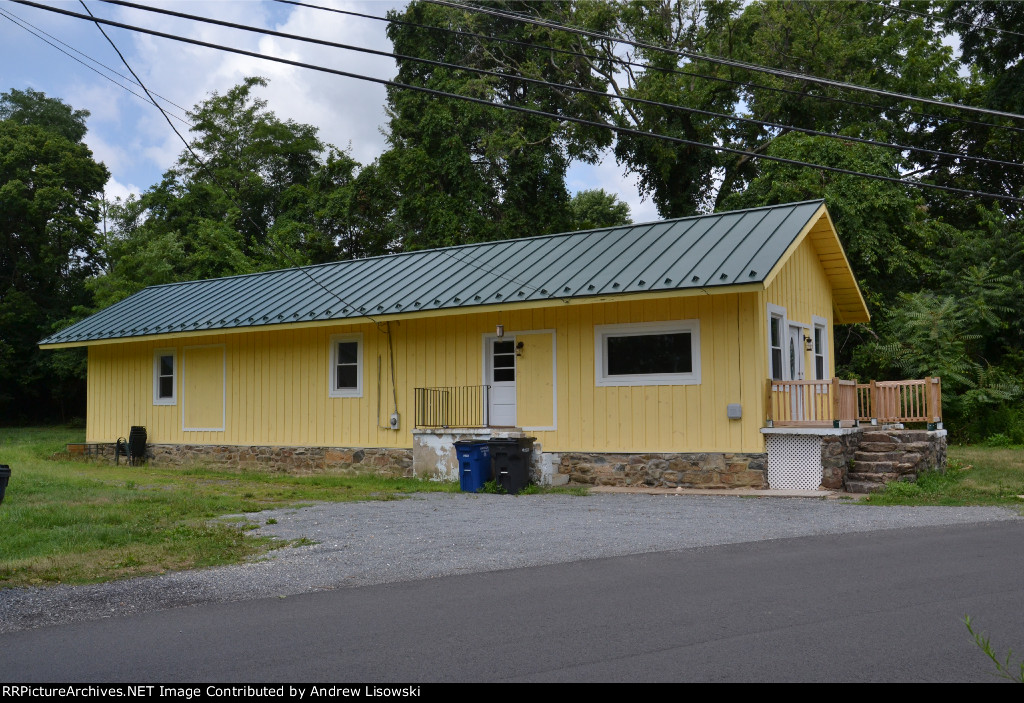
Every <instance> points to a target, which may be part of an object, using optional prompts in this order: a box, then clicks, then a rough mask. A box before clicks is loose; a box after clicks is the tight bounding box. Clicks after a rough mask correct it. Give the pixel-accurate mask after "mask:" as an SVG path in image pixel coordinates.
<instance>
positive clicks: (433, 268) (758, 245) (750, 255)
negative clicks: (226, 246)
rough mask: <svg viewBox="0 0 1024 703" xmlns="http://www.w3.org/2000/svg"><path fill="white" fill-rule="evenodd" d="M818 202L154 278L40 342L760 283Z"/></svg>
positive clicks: (63, 341) (48, 343) (804, 224)
mask: <svg viewBox="0 0 1024 703" xmlns="http://www.w3.org/2000/svg"><path fill="white" fill-rule="evenodd" d="M821 205H822V201H821V200H813V201H807V202H802V203H793V204H788V205H776V206H771V207H762V208H754V209H750V210H737V211H734V212H724V213H717V214H714V215H701V216H696V217H684V218H680V219H676V220H665V221H661V222H650V223H645V224H633V225H625V226H622V227H608V228H604V229H594V230H587V231H583V232H568V233H565V234H552V235H545V236H541V237H530V238H527V239H511V240H504V241H499V242H486V243H481V244H466V245H463V246H457V247H447V248H444V249H430V250H425V251H415V252H406V253H401V254H393V255H390V256H379V257H374V258H369V259H356V260H352V261H339V262H336V263H330V264H320V265H317V266H307V267H304V268H301V269H298V268H295V269H284V270H281V271H268V272H264V273H254V274H249V275H245V276H231V277H228V278H215V279H210V280H204V281H189V282H185V283H171V284H167V285H161V286H151V287H149V288H146V289H145V290H142V291H140V292H138V293H136V294H135V295H132V296H131V297H128V298H125V299H124V300H122V301H120V302H119V303H116V304H114V305H112V306H110V307H109V308H106V309H105V310H102V311H100V312H98V313H96V314H95V315H92V316H90V317H87V318H86V319H84V320H82V321H81V322H78V323H76V324H74V325H71V326H70V327H67V328H66V329H63V330H61V331H60V332H57V333H55V334H52V335H50V336H49V337H47V338H46V339H44V340H42V341H41V342H40V344H43V345H50V344H62V345H64V344H72V345H73V344H75V343H85V342H90V341H95V340H103V339H117V338H125V337H146V336H150V335H157V334H168V333H189V332H194V331H198V330H218V329H232V328H241V327H259V326H263V325H274V324H282V323H290V322H311V321H328V320H346V319H350V318H360V317H367V316H372V317H374V318H377V317H380V316H384V315H394V314H407V313H409V312H418V311H423V310H441V309H453V310H455V309H463V310H464V309H470V308H473V307H476V306H480V305H494V304H505V303H509V302H525V301H538V300H548V299H553V298H554V299H558V298H579V297H588V296H608V295H620V294H628V293H641V292H645V293H646V292H651V291H672V290H683V289H687V288H717V287H721V286H733V285H739V284H745V283H760V282H763V281H764V279H765V277H766V276H767V275H768V274H769V272H770V271H771V270H772V268H773V267H774V266H775V264H776V263H777V262H778V261H779V260H780V258H781V257H782V255H783V253H785V251H786V249H787V248H788V247H789V245H790V244H791V243H792V242H793V241H794V240H795V239H796V237H797V235H799V234H800V232H801V231H802V230H803V228H804V227H805V226H806V225H807V223H808V222H809V221H810V220H811V218H812V217H813V216H814V214H815V213H816V212H817V211H818V208H819V207H821Z"/></svg>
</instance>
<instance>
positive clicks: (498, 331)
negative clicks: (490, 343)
mask: <svg viewBox="0 0 1024 703" xmlns="http://www.w3.org/2000/svg"><path fill="white" fill-rule="evenodd" d="M494 336H495V337H497V338H498V339H501V338H502V337H504V336H505V325H498V326H497V327H495V328H494Z"/></svg>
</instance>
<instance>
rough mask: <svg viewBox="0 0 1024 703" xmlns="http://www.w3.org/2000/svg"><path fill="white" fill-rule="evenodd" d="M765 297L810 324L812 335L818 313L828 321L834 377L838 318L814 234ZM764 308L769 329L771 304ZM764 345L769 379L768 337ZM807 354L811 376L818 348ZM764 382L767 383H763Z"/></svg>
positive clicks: (792, 318) (830, 371)
mask: <svg viewBox="0 0 1024 703" xmlns="http://www.w3.org/2000/svg"><path fill="white" fill-rule="evenodd" d="M765 300H766V302H768V303H772V304H774V305H779V306H781V307H783V308H785V309H786V317H787V319H788V320H789V322H790V323H800V324H803V325H807V332H806V333H807V334H809V335H810V334H813V330H814V316H815V315H817V316H818V317H821V318H824V319H825V320H827V321H828V325H827V332H828V343H827V349H828V376H829V377H830V378H831V377H832V376H833V375H834V374H835V343H834V342H835V335H834V334H833V325H834V322H835V320H834V317H833V308H832V305H833V300H832V287H831V285H830V284H829V279H828V276H827V274H826V271H825V268H824V267H823V266H822V261H821V258H820V257H819V256H818V252H817V250H816V248H815V244H814V242H813V240H812V239H811V238H810V237H808V238H806V239H804V241H803V242H802V243H801V244H800V246H799V247H797V249H796V250H795V251H794V252H793V254H792V256H791V257H790V258H789V260H788V261H786V262H785V264H784V265H783V267H782V269H781V270H780V271H779V273H778V275H777V276H776V277H775V278H774V280H773V281H772V282H771V284H770V285H769V286H768V290H767V291H766V296H765ZM762 308H763V309H764V312H762V320H763V324H762V326H763V327H765V329H767V324H768V322H767V319H768V318H767V307H766V306H762ZM765 337H767V332H765ZM763 348H764V350H765V351H764V354H763V357H764V359H763V364H764V373H763V378H765V379H767V378H768V376H769V371H768V347H767V341H765V342H764V343H763ZM804 355H805V359H804V368H805V369H806V370H807V378H811V377H812V371H813V369H814V352H813V351H805V352H804ZM762 386H764V384H763V383H762ZM763 390H764V389H763V388H762V391H763Z"/></svg>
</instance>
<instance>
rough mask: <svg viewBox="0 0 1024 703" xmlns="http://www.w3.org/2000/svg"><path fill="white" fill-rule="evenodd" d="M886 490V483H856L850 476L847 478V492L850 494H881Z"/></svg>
mask: <svg viewBox="0 0 1024 703" xmlns="http://www.w3.org/2000/svg"><path fill="white" fill-rule="evenodd" d="M884 490H885V484H884V483H875V482H874V481H854V480H851V479H850V477H849V476H847V478H846V491H847V492H848V493H881V492H882V491H884Z"/></svg>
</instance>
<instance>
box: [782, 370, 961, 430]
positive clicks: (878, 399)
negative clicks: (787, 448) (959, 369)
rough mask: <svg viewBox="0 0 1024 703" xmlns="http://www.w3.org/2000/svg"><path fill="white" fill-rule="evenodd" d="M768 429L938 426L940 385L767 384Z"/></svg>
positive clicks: (934, 380)
mask: <svg viewBox="0 0 1024 703" xmlns="http://www.w3.org/2000/svg"><path fill="white" fill-rule="evenodd" d="M767 387H768V393H767V399H766V406H767V407H766V412H765V415H766V419H767V420H768V425H769V426H776V427H785V426H815V425H817V426H828V425H836V424H837V423H838V424H839V426H850V425H853V424H854V423H855V422H857V421H862V422H871V421H874V422H881V423H891V422H926V423H939V422H942V382H941V380H940V379H939V378H935V377H928V378H923V379H917V380H910V381H871V383H857V382H856V381H844V380H841V379H838V378H833V379H832V380H831V381H772V380H769V381H768V386H767Z"/></svg>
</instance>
